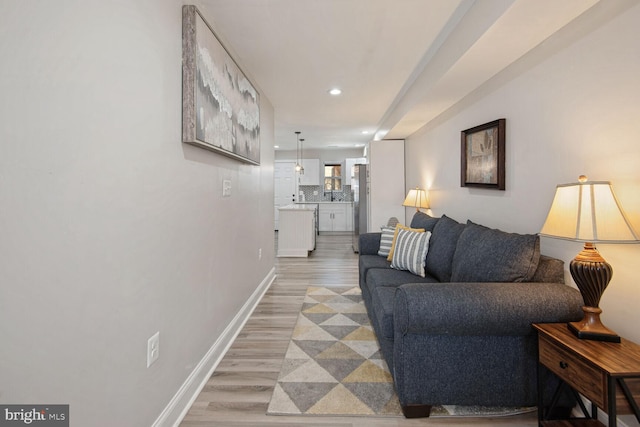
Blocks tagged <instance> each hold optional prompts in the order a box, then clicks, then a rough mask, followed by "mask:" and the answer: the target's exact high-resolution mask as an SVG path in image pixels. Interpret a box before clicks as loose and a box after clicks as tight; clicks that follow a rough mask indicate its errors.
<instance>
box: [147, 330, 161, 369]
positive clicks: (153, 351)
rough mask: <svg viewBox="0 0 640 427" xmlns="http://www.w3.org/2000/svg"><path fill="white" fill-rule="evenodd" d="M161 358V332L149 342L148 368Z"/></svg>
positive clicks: (154, 335)
mask: <svg viewBox="0 0 640 427" xmlns="http://www.w3.org/2000/svg"><path fill="white" fill-rule="evenodd" d="M158 357H160V331H158V332H156V333H155V334H153V336H152V337H151V338H149V341H147V368H148V367H149V366H151V365H152V364H153V362H155V361H156V360H158Z"/></svg>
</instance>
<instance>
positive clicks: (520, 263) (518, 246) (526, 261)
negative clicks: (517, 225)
mask: <svg viewBox="0 0 640 427" xmlns="http://www.w3.org/2000/svg"><path fill="white" fill-rule="evenodd" d="M539 260H540V237H539V236H537V235H535V234H516V233H506V232H504V231H500V230H496V229H491V228H487V227H484V226H482V225H478V224H475V223H473V222H471V221H467V226H466V227H465V228H464V230H463V231H462V233H461V234H460V238H459V239H458V245H457V246H456V251H455V254H454V255H453V265H452V271H451V281H452V282H528V281H531V278H532V277H533V275H534V274H535V271H536V268H537V267H538V262H539Z"/></svg>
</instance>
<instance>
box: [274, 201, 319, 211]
mask: <svg viewBox="0 0 640 427" xmlns="http://www.w3.org/2000/svg"><path fill="white" fill-rule="evenodd" d="M305 204H308V203H305ZM314 204H315V203H314ZM315 209H316V208H314V207H311V206H304V204H295V205H286V206H280V207H279V208H278V210H280V211H314V210H315Z"/></svg>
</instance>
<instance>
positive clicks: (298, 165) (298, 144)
mask: <svg viewBox="0 0 640 427" xmlns="http://www.w3.org/2000/svg"><path fill="white" fill-rule="evenodd" d="M294 133H295V134H296V172H300V169H302V165H301V164H300V163H301V161H300V131H299V130H298V131H295V132H294Z"/></svg>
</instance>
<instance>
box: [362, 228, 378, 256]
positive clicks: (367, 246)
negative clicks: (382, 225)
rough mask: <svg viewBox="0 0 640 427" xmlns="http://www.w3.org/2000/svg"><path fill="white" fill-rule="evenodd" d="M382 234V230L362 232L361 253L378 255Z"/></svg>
mask: <svg viewBox="0 0 640 427" xmlns="http://www.w3.org/2000/svg"><path fill="white" fill-rule="evenodd" d="M381 236H382V233H381V232H377V233H364V234H361V235H360V236H359V240H358V252H359V253H360V255H378V251H379V250H380V237H381Z"/></svg>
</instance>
